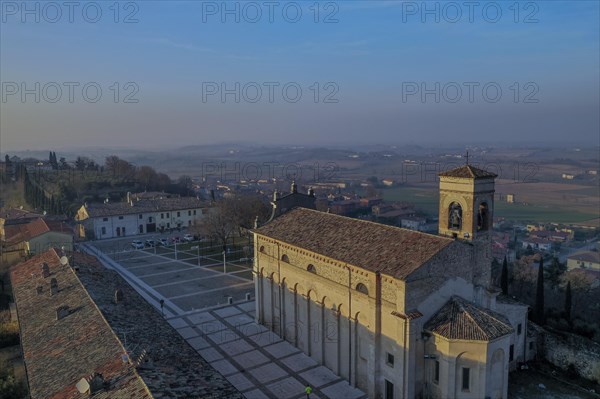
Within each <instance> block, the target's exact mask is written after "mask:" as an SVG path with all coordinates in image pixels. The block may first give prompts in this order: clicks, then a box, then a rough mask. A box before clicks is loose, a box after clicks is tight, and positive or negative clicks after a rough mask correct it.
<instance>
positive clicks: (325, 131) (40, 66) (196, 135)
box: [0, 0, 600, 152]
mask: <svg viewBox="0 0 600 399" xmlns="http://www.w3.org/2000/svg"><path fill="white" fill-rule="evenodd" d="M36 4H37V5H36ZM70 4H72V5H71V6H65V5H64V2H62V1H57V2H52V1H50V2H28V3H24V2H21V1H18V2H13V1H2V2H0V6H1V8H0V12H1V21H0V81H1V83H2V93H1V95H2V98H1V102H0V134H1V135H0V147H1V148H0V151H2V152H7V151H18V150H19V151H20V150H44V149H53V148H54V149H56V148H61V149H68V148H81V147H123V148H125V147H130V148H131V147H135V148H140V149H160V148H164V149H173V148H178V147H183V146H186V145H201V144H215V143H236V142H238V143H246V144H247V143H256V144H260V145H269V144H272V145H282V144H285V145H287V144H295V145H340V144H346V143H347V144H354V145H360V144H390V145H392V144H406V143H410V144H413V143H414V144H453V143H461V144H463V143H464V144H468V143H469V142H477V143H482V142H490V143H505V144H510V145H518V144H519V143H520V142H523V143H525V142H527V143H540V144H553V143H565V142H567V143H578V144H579V143H581V144H586V145H598V144H599V141H600V125H599V124H600V120H599V111H598V110H599V109H600V100H599V96H600V94H599V93H600V82H599V76H600V43H599V40H600V28H599V21H600V13H599V4H600V2H597V1H569V2H560V1H538V2H527V1H522V2H513V1H497V2H493V1H489V2H487V1H474V2H464V1H458V2H452V1H450V2H435V1H430V2H421V1H419V2H410V1H354V0H344V1H337V2H334V1H322V2H314V1H296V2H280V1H245V2H238V1H228V2H223V1H216V2H214V1H169V2H166V1H131V2H114V1H96V2H87V1H85V2H79V1H73V2H72V3H70Z"/></svg>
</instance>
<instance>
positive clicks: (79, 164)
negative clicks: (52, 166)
mask: <svg viewBox="0 0 600 399" xmlns="http://www.w3.org/2000/svg"><path fill="white" fill-rule="evenodd" d="M85 166H86V160H85V159H84V158H82V157H77V159H76V160H75V169H77V170H80V171H84V170H85Z"/></svg>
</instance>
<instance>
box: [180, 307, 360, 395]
mask: <svg viewBox="0 0 600 399" xmlns="http://www.w3.org/2000/svg"><path fill="white" fill-rule="evenodd" d="M254 307H255V302H254V301H248V302H241V303H238V304H235V305H228V306H223V307H220V308H214V309H211V310H204V311H198V312H190V313H186V314H185V315H181V316H175V317H172V318H170V319H169V320H168V322H169V323H170V324H171V325H172V326H173V327H174V328H175V329H177V331H178V332H179V334H181V336H182V337H183V338H185V339H186V340H187V341H188V343H189V344H190V345H191V346H192V347H193V348H194V349H196V351H198V353H200V355H201V356H202V357H203V358H204V359H205V360H206V361H207V362H208V363H210V365H211V366H212V367H214V368H215V369H216V370H217V371H219V372H220V373H221V374H222V375H223V376H224V377H225V378H226V379H227V380H228V381H229V382H230V383H231V384H232V385H233V386H234V387H236V388H237V389H238V390H239V391H240V392H242V393H243V395H244V396H245V397H246V398H248V399H260V398H271V399H296V398H297V399H304V398H306V394H305V393H304V388H305V387H306V385H310V386H311V387H312V388H313V393H312V394H311V396H310V397H311V399H318V398H332V399H333V398H336V399H337V398H340V399H342V398H343V399H358V398H366V397H367V396H366V395H365V393H364V392H362V391H360V390H359V389H356V388H353V387H351V386H350V385H349V384H348V382H347V381H346V380H344V379H343V378H341V377H339V376H337V375H335V374H334V373H333V372H332V371H330V370H329V369H327V368H326V367H324V366H320V365H319V364H318V363H317V362H316V361H315V360H313V359H311V358H310V357H309V356H307V355H305V354H304V353H302V352H301V351H300V350H299V349H298V348H296V347H294V346H293V345H292V344H290V343H288V342H287V341H284V340H282V339H281V338H280V337H279V336H277V335H276V334H274V333H272V332H271V331H269V330H268V329H267V328H266V327H264V326H261V325H259V324H257V323H255V321H254Z"/></svg>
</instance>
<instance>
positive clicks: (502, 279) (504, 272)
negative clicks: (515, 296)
mask: <svg viewBox="0 0 600 399" xmlns="http://www.w3.org/2000/svg"><path fill="white" fill-rule="evenodd" d="M500 287H502V293H503V294H504V295H508V261H507V259H506V255H505V256H504V261H503V262H502V275H501V277H500Z"/></svg>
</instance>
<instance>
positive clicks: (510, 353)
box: [508, 345, 515, 362]
mask: <svg viewBox="0 0 600 399" xmlns="http://www.w3.org/2000/svg"><path fill="white" fill-rule="evenodd" d="M514 358H515V346H514V345H511V346H510V348H508V361H509V362H512V361H513V359H514Z"/></svg>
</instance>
